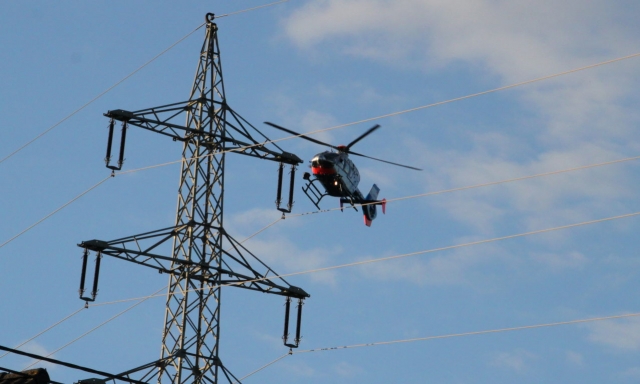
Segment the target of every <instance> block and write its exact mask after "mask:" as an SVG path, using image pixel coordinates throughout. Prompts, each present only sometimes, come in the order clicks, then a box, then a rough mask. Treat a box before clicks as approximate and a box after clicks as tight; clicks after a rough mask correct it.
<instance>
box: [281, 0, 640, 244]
mask: <svg viewBox="0 0 640 384" xmlns="http://www.w3.org/2000/svg"><path fill="white" fill-rule="evenodd" d="M614 8H615V7H610V6H609V3H608V2H607V1H604V0H588V1H586V2H585V1H578V0H570V1H566V2H563V3H562V4H559V3H558V2H554V1H551V0H542V1H538V0H536V1H534V0H527V1H518V2H499V1H492V0H464V1H463V0H458V1H443V0H399V1H386V0H369V1H364V0H324V1H317V2H313V3H308V4H307V5H305V6H303V7H301V8H299V9H298V10H297V11H295V12H293V13H292V14H291V15H290V17H289V18H287V19H286V20H284V27H285V30H286V33H287V36H288V37H289V38H290V39H291V41H292V42H294V43H295V44H296V45H297V46H298V47H300V48H302V49H306V50H309V51H311V50H313V49H315V48H316V47H318V48H321V49H330V50H331V49H332V50H335V49H338V50H339V51H340V52H342V53H346V54H349V55H355V56H360V57H366V58H369V59H372V60H376V61H383V62H386V63H390V64H392V65H398V66H403V65H406V63H407V62H410V63H412V64H411V65H412V67H414V68H421V69H423V70H427V71H432V70H436V69H440V68H442V67H444V66H448V65H451V64H453V63H465V64H467V65H469V68H475V69H474V71H477V72H479V73H483V74H486V75H489V76H490V77H491V78H497V79H498V80H499V83H500V85H504V84H510V83H513V82H519V81H523V80H528V79H533V78H536V77H539V76H543V75H548V74H551V73H556V72H560V71H564V70H567V69H571V68H576V67H580V66H583V65H586V64H591V63H595V62H598V61H602V60H606V59H610V58H613V57H617V56H622V55H625V54H630V53H634V49H636V48H635V47H636V45H635V42H634V41H635V40H636V38H635V37H636V36H637V33H636V30H637V27H634V26H633V25H634V24H632V23H630V20H629V19H627V16H626V15H625V13H624V11H622V12H621V11H619V10H616V9H614ZM616 12H618V13H616ZM626 12H627V13H628V12H632V11H630V10H626ZM626 68H627V67H625V66H624V65H620V64H617V65H616V66H615V67H614V66H610V67H602V68H601V69H598V70H590V71H587V72H581V73H580V75H571V76H566V77H562V78H558V79H555V80H553V81H550V82H543V83H538V84H537V85H535V86H527V87H522V88H518V91H517V93H516V95H515V96H516V99H517V100H518V101H519V102H520V104H521V106H522V108H523V109H524V110H527V111H530V112H533V114H532V115H531V116H529V117H527V120H526V122H527V123H528V124H527V126H529V127H531V128H530V129H529V130H528V132H527V133H526V135H525V136H523V135H521V134H520V130H519V129H504V127H496V128H494V129H491V128H487V132H485V133H482V134H479V133H476V132H474V131H473V130H471V129H470V130H469V132H468V134H467V135H466V138H465V139H464V140H465V141H467V142H469V143H470V144H471V150H468V149H465V150H464V151H458V150H445V149H441V148H439V147H435V146H433V147H428V146H421V145H420V144H417V143H416V144H415V145H414V151H413V153H414V154H415V158H420V159H421V160H422V161H419V162H418V163H421V164H429V165H430V167H429V169H426V170H425V172H424V176H425V177H424V178H425V182H424V183H425V185H427V186H428V187H429V188H430V189H431V190H433V189H432V188H436V189H438V188H441V187H443V186H452V187H459V186H465V185H471V184H475V183H483V182H487V181H497V180H502V179H506V178H509V177H518V176H525V175H532V174H536V173H540V172H546V171H551V170H559V169H565V168H569V167H573V166H579V165H586V164H593V163H597V162H602V161H608V160H614V159H619V158H621V157H624V154H625V153H634V151H636V150H637V148H638V147H640V141H638V139H637V135H635V133H634V132H635V130H634V129H633V126H634V124H633V123H634V122H637V121H638V119H639V116H638V113H637V112H635V110H634V109H632V108H629V107H628V104H629V103H628V102H626V103H625V102H623V100H624V98H625V97H627V96H629V95H630V93H631V92H634V91H635V87H634V86H633V82H630V81H629V76H628V75H629V72H628V71H629V70H628V69H626ZM521 122H525V121H521ZM485 124H486V123H485ZM443 159H446V160H447V161H444V160H443ZM625 174H626V171H625V170H624V169H622V168H619V167H616V166H610V167H607V168H606V170H605V169H596V170H589V171H579V172H574V173H571V174H565V175H558V176H552V177H546V178H540V179H535V181H534V182H526V183H525V182H518V183H513V184H507V185H504V186H501V187H493V188H491V189H490V192H487V193H483V192H480V191H477V192H474V193H473V194H470V193H465V194H451V195H450V197H449V196H447V199H446V200H444V201H443V200H439V202H438V204H439V207H440V208H444V210H445V211H446V212H447V213H448V214H449V215H450V216H451V217H452V218H454V219H456V220H458V221H461V222H464V223H467V224H469V225H471V226H473V227H474V228H475V229H476V230H479V231H481V232H483V233H486V234H492V233H494V232H495V225H496V224H497V223H499V222H503V221H504V220H507V219H512V218H514V217H517V218H518V219H517V220H518V221H517V222H516V223H517V224H518V225H520V226H521V227H522V228H521V229H524V230H534V229H540V228H545V227H549V226H555V225H562V224H567V223H572V222H577V221H583V220H588V219H592V218H595V217H598V216H597V215H608V214H609V213H610V212H611V211H612V208H617V207H623V204H622V203H619V200H620V199H621V198H624V197H628V196H630V194H631V192H632V190H633V188H631V187H630V183H631V181H630V180H631V179H632V178H630V177H625ZM621 180H622V182H621ZM507 212H508V213H509V214H507ZM594 215H595V217H594Z"/></svg>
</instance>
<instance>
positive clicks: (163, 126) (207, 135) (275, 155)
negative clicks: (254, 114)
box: [104, 98, 303, 164]
mask: <svg viewBox="0 0 640 384" xmlns="http://www.w3.org/2000/svg"><path fill="white" fill-rule="evenodd" d="M209 108H214V109H220V108H223V109H224V112H226V113H223V114H222V116H224V119H225V121H224V122H214V121H213V120H210V121H208V122H207V123H209V124H216V123H217V124H223V123H225V124H226V127H227V131H226V132H225V136H224V137H221V136H220V135H218V134H215V133H212V132H213V131H214V130H209V129H206V127H200V129H196V128H189V127H186V126H184V125H183V124H176V123H173V122H172V120H173V119H174V118H176V117H178V116H181V115H183V113H185V112H188V113H190V114H197V113H198V112H199V111H202V110H203V109H209ZM104 115H105V116H107V117H109V118H111V119H114V120H119V121H123V122H126V123H127V124H130V125H134V126H136V127H140V128H143V129H146V130H149V131H152V132H156V133H160V134H162V135H165V136H169V137H171V138H173V139H174V140H179V141H187V140H192V139H193V138H194V137H197V136H200V138H201V139H200V140H199V141H198V143H199V145H201V146H204V147H207V148H208V149H210V150H213V151H222V150H223V149H224V151H227V152H237V153H240V154H243V155H247V156H252V157H257V158H261V159H265V160H272V161H277V162H281V163H286V164H301V163H302V162H303V161H302V160H301V159H300V158H299V157H298V156H296V155H295V154H293V153H290V152H286V151H283V150H282V149H280V148H279V147H278V146H277V145H275V144H273V146H275V147H276V148H277V149H279V150H280V151H277V150H272V149H269V148H267V147H266V142H268V141H269V139H268V138H267V137H266V136H264V135H263V134H262V133H261V132H260V131H258V130H257V129H256V128H255V127H254V126H253V125H251V124H250V123H249V122H248V121H246V120H245V119H244V118H242V116H240V115H239V114H237V113H236V112H235V111H233V110H232V109H231V108H229V107H228V106H227V105H223V104H221V103H219V102H216V101H211V100H206V99H204V98H200V99H197V100H192V101H184V102H179V103H174V104H167V105H163V106H159V107H154V108H147V109H142V110H139V111H134V112H130V111H125V110H122V109H116V110H113V111H108V112H107V113H105V114H104ZM247 127H250V128H252V129H253V130H254V131H255V132H257V133H258V134H259V135H261V136H262V138H263V139H264V142H262V143H260V142H258V141H256V140H255V139H254V138H253V137H252V136H251V134H250V132H249V130H248V129H247ZM232 134H236V135H240V136H241V137H242V138H241V139H240V140H237V139H235V138H234V137H233V135H232ZM221 144H222V145H221ZM221 146H223V147H224V148H220V147H221Z"/></svg>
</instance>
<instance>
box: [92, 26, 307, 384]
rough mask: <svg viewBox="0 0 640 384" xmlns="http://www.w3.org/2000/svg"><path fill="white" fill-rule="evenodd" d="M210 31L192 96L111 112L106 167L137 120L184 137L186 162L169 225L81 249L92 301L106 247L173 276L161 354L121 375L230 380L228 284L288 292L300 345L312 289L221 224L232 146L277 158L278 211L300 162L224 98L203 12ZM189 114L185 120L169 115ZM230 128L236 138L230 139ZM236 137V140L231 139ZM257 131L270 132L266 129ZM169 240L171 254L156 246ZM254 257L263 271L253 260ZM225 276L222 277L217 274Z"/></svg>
mask: <svg viewBox="0 0 640 384" xmlns="http://www.w3.org/2000/svg"><path fill="white" fill-rule="evenodd" d="M206 20H207V23H206V35H205V40H204V43H203V45H202V49H201V51H200V58H199V63H198V67H197V70H196V76H195V80H194V83H193V86H192V89H191V93H190V96H189V100H187V101H185V102H179V103H174V104H169V105H165V106H161V107H154V108H149V109H144V110H140V111H135V112H129V111H125V110H113V111H109V112H108V113H106V114H105V116H107V117H110V118H111V124H110V131H109V142H108V146H107V156H106V163H107V167H109V168H111V169H113V170H114V171H115V170H119V169H120V168H121V167H122V162H123V153H124V144H125V138H126V131H127V129H128V126H129V125H134V126H137V127H140V128H144V129H147V130H150V131H153V132H156V133H160V134H163V135H167V136H170V137H172V138H173V139H174V140H179V141H182V142H183V152H182V160H183V163H182V169H181V174H180V186H179V191H178V208H177V214H176V222H175V226H173V227H169V228H164V229H160V230H156V231H151V232H146V233H142V234H139V235H134V236H129V237H125V238H121V239H116V240H112V241H102V240H89V241H84V242H82V243H81V244H80V247H82V248H84V249H85V253H84V261H83V269H82V277H81V284H80V296H81V298H82V299H83V300H86V301H93V300H94V299H95V296H96V293H97V285H98V275H99V266H100V264H99V263H100V259H101V257H102V256H103V255H107V256H113V257H116V258H119V259H123V260H127V261H130V262H134V263H137V264H140V265H144V266H147V267H150V268H153V269H156V270H158V271H159V272H163V273H168V274H170V278H169V289H168V294H167V302H166V312H165V321H164V331H163V337H162V352H161V359H160V360H158V361H156V362H154V363H151V364H148V365H145V366H143V367H140V368H139V369H135V370H132V371H128V372H125V373H123V374H121V375H126V376H127V377H128V375H129V374H130V373H133V372H139V371H142V370H144V369H151V371H149V373H147V374H145V375H144V377H143V378H142V380H140V381H144V382H148V381H149V380H151V379H153V378H154V377H157V381H158V382H159V383H161V382H171V383H173V384H183V383H203V382H207V383H218V378H219V377H222V376H221V374H222V375H223V376H224V377H226V378H227V380H229V382H231V381H232V379H234V380H237V379H235V377H234V376H233V375H231V373H230V372H229V371H228V370H227V369H226V368H225V367H224V365H223V364H222V362H221V360H220V358H219V355H218V353H219V348H218V347H219V335H220V295H221V289H222V286H224V285H232V286H235V287H239V288H245V289H250V290H255V291H260V292H266V293H273V294H277V295H281V296H286V297H287V301H286V304H287V305H286V314H285V335H284V341H285V345H287V346H289V347H297V345H298V342H299V339H300V323H299V319H300V310H301V308H302V300H303V299H305V298H306V297H309V295H308V294H307V293H306V292H305V291H304V290H302V289H301V288H297V287H295V286H292V285H290V284H288V283H287V282H286V281H284V280H283V279H276V280H278V281H279V282H278V283H276V282H274V281H272V280H271V279H266V278H267V277H269V276H270V275H271V276H273V275H276V274H275V272H273V271H272V270H271V269H270V268H269V267H268V266H266V265H265V264H264V263H262V262H261V261H260V260H259V259H258V258H257V257H256V256H254V255H253V254H251V252H249V251H248V250H247V249H246V248H244V247H243V246H242V245H241V244H240V243H239V242H237V241H236V240H234V239H233V238H232V237H231V236H230V235H229V234H228V233H226V231H225V230H224V227H223V209H224V168H225V156H226V155H225V153H227V152H237V153H240V154H243V155H248V156H253V157H256V158H260V159H266V160H272V161H276V162H279V163H280V169H279V175H280V178H279V184H278V198H277V200H278V201H277V204H278V209H280V210H281V211H283V212H289V211H290V210H291V204H292V197H291V195H290V198H289V206H288V208H287V209H281V208H280V197H281V196H280V194H281V189H282V169H283V167H284V164H290V165H291V168H292V171H291V190H292V188H293V176H294V171H295V167H296V166H297V165H298V164H299V163H301V162H302V161H301V160H300V159H299V158H298V157H297V156H295V155H294V154H291V153H288V152H284V151H282V150H281V149H280V148H278V149H280V150H279V151H278V150H272V149H269V148H267V147H266V146H265V145H264V144H261V143H260V142H258V141H256V140H255V139H253V137H252V136H251V134H250V129H253V130H254V131H255V132H257V133H258V134H260V135H262V134H261V133H260V132H259V131H257V130H256V129H255V127H253V126H252V125H251V124H249V123H248V122H247V121H246V120H244V119H243V118H242V117H241V116H240V115H238V114H237V113H236V112H235V111H233V110H232V109H231V108H230V107H229V105H228V104H227V101H226V98H225V91H224V82H223V76H222V66H221V61H220V50H219V45H218V35H217V33H218V27H217V25H216V24H215V23H214V22H213V14H207V17H206ZM183 114H186V124H185V125H184V126H183V125H180V124H176V123H174V122H172V121H173V119H174V118H176V117H178V116H181V115H183ZM115 121H121V122H122V135H121V140H120V157H119V161H118V165H117V166H113V165H110V161H111V146H112V141H113V131H114V124H115ZM234 136H235V137H234ZM236 137H240V139H241V140H238V139H236ZM262 137H263V138H265V139H266V137H265V136H264V135H262ZM169 241H172V242H173V246H172V254H171V256H170V257H167V256H161V255H159V254H158V253H157V252H156V250H157V249H158V248H159V247H160V246H161V245H162V244H165V243H166V242H169ZM90 251H94V252H96V253H97V259H96V260H97V262H96V269H95V272H94V282H93V291H92V292H91V297H85V296H83V294H84V291H85V289H84V285H85V275H86V268H87V257H88V255H89V252H90ZM255 265H257V266H258V267H259V268H260V270H257V269H256V268H255ZM223 276H224V277H225V278H224V279H223ZM291 298H295V299H298V300H299V306H298V324H297V330H296V337H295V341H294V343H293V344H290V343H288V342H287V337H288V334H287V333H288V321H289V306H290V301H291Z"/></svg>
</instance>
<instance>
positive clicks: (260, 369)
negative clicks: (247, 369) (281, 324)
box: [233, 352, 291, 384]
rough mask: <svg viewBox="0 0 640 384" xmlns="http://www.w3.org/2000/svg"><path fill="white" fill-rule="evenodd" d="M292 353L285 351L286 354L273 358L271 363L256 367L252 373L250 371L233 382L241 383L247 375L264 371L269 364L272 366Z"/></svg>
mask: <svg viewBox="0 0 640 384" xmlns="http://www.w3.org/2000/svg"><path fill="white" fill-rule="evenodd" d="M290 355H291V352H289V353H285V354H284V355H282V356H280V357H278V358H277V359H275V360H273V361H272V362H270V363H267V364H265V365H263V366H262V367H260V368H258V369H256V370H255V371H252V372H251V373H249V374H247V375H244V376H243V377H241V378H240V379H239V380H238V381H236V382H234V383H233V384H240V383H242V381H243V380H244V379H246V378H247V377H249V376H253V375H255V374H256V373H258V372H260V371H262V370H263V369H265V368H267V367H269V366H271V365H273V364H275V363H277V362H278V361H280V360H282V359H284V358H285V357H287V356H290Z"/></svg>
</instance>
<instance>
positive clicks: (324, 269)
mask: <svg viewBox="0 0 640 384" xmlns="http://www.w3.org/2000/svg"><path fill="white" fill-rule="evenodd" d="M639 215H640V212H634V213H628V214H624V215H618V216H611V217H606V218H603V219H596V220H589V221H583V222H580V223H575V224H568V225H562V226H559V227H552V228H546V229H539V230H536V231H529V232H524V233H518V234H515V235H508V236H502V237H494V238H491V239H485V240H478V241H472V242H468V243H462V244H456V245H449V246H446V247H440V248H431V249H426V250H422V251H416V252H410V253H403V254H398V255H393V256H386V257H380V258H375V259H368V260H361V261H356V262H352V263H346V264H339V265H334V266H330V267H322V268H316V269H309V270H306V271H299V272H291V273H285V274H281V275H274V276H268V277H263V278H258V279H250V280H243V282H241V283H253V282H258V281H264V280H272V279H280V278H285V277H291V276H299V275H308V274H311V273H317V272H326V271H331V270H336V269H342V268H349V267H355V266H360V265H366V264H373V263H379V262H382V261H390V260H398V259H402V258H406V257H412V256H418V255H424V254H428V253H436V252H442V251H448V250H452V249H458V248H465V247H470V246H474V245H480V244H487V243H493V242H497V241H503V240H509V239H516V238H520V237H526V236H532V235H538V234H542V233H548V232H554V231H559V230H563V229H569V228H576V227H581V226H585V225H591V224H597V223H603V222H607V221H613V220H619V219H624V218H629V217H635V216H639ZM237 284H240V283H238V282H234V283H227V284H220V285H215V286H211V287H208V288H207V289H215V288H219V287H229V286H234V285H237ZM197 291H201V289H189V290H184V291H183V292H197ZM165 296H166V295H164V294H163V295H150V296H145V297H137V298H132V299H123V300H119V301H117V302H110V303H109V304H115V303H119V302H125V301H134V300H141V299H150V298H152V297H165ZM105 305H106V304H105Z"/></svg>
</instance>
